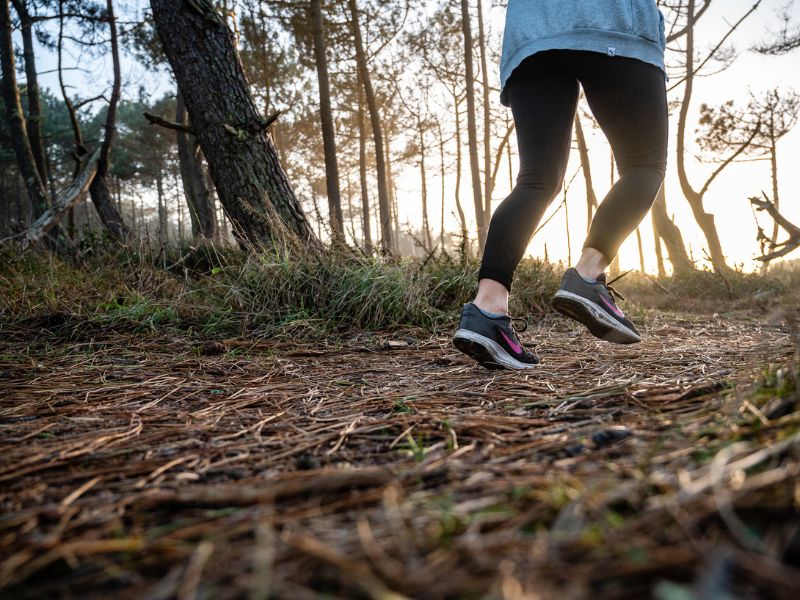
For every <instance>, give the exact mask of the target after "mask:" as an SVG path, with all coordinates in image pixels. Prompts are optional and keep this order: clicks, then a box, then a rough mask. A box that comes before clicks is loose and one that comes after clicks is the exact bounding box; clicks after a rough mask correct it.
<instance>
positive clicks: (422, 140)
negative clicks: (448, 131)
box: [417, 115, 433, 251]
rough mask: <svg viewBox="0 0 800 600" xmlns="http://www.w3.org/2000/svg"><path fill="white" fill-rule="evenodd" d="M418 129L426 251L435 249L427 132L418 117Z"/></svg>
mask: <svg viewBox="0 0 800 600" xmlns="http://www.w3.org/2000/svg"><path fill="white" fill-rule="evenodd" d="M417 128H418V129H419V175H420V178H421V183H422V232H423V234H424V236H425V245H426V247H425V250H427V251H430V250H431V249H432V248H433V238H431V226H430V223H429V222H428V176H427V173H426V171H425V153H426V151H427V149H426V147H425V131H424V128H423V125H422V119H421V118H420V116H419V115H417Z"/></svg>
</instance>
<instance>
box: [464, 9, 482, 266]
mask: <svg viewBox="0 0 800 600" xmlns="http://www.w3.org/2000/svg"><path fill="white" fill-rule="evenodd" d="M461 29H462V32H463V35H464V77H465V81H466V86H467V138H468V145H469V162H470V172H471V174H472V199H473V201H474V204H475V222H476V224H477V228H478V246H479V248H478V254H479V255H480V254H481V253H482V252H483V245H484V244H485V243H486V231H487V229H488V224H487V223H486V219H485V215H484V207H483V199H482V194H481V172H480V171H481V168H480V163H479V162H478V125H477V122H476V118H475V73H474V68H473V64H472V62H473V58H472V25H471V23H470V14H469V0H461Z"/></svg>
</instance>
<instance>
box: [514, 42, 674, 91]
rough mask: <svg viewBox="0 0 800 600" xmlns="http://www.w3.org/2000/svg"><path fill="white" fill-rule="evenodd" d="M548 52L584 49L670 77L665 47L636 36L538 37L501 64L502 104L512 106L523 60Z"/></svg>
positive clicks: (523, 45)
mask: <svg viewBox="0 0 800 600" xmlns="http://www.w3.org/2000/svg"><path fill="white" fill-rule="evenodd" d="M547 50H584V51H588V52H597V53H599V54H605V55H607V56H622V57H624V58H634V59H637V60H640V61H642V62H645V63H648V64H651V65H653V66H655V67H658V68H659V69H661V71H663V72H664V76H665V77H666V68H665V66H664V48H663V47H662V46H661V45H660V44H659V43H657V42H654V41H651V40H648V39H646V38H643V37H639V36H636V35H630V34H627V33H621V32H617V31H606V30H602V29H589V28H586V29H575V30H572V31H567V32H563V33H558V34H554V35H550V36H547V37H542V38H536V39H533V40H530V41H529V42H526V43H525V44H522V45H521V46H519V47H518V48H516V49H515V50H513V51H512V52H509V53H507V56H508V58H507V59H505V60H503V61H502V64H501V65H500V102H501V103H502V104H503V106H508V98H507V94H506V84H507V83H508V80H509V78H510V77H511V74H512V73H513V72H514V69H516V68H517V67H518V66H519V65H520V64H521V63H522V61H523V60H525V59H526V58H528V57H530V56H533V55H534V54H537V53H539V52H545V51H547Z"/></svg>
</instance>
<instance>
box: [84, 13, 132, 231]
mask: <svg viewBox="0 0 800 600" xmlns="http://www.w3.org/2000/svg"><path fill="white" fill-rule="evenodd" d="M106 11H107V14H106V18H107V19H108V27H109V29H110V31H111V57H112V59H113V63H114V86H113V88H112V89H111V98H110V100H109V103H108V112H107V113H106V122H105V136H104V138H103V145H102V146H101V147H100V162H99V163H98V165H97V175H95V178H94V179H93V180H92V184H91V185H90V186H89V195H90V196H91V198H92V202H93V203H94V207H95V210H97V214H98V215H99V216H100V220H101V221H102V222H103V225H105V226H106V228H107V229H108V231H109V232H110V233H111V235H112V237H114V239H116V240H117V241H118V242H124V241H125V239H126V238H127V236H128V228H127V227H125V223H123V221H122V216H121V215H120V214H119V211H118V210H117V208H116V207H115V206H114V200H113V198H112V196H111V191H110V190H109V187H108V168H109V158H110V156H111V146H112V144H113V143H114V134H115V132H116V123H117V104H119V97H120V90H121V88H122V73H121V69H120V63H119V45H118V43H117V21H116V18H115V17H114V5H113V2H112V0H106Z"/></svg>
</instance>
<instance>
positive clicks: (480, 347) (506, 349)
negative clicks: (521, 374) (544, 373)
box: [453, 302, 539, 369]
mask: <svg viewBox="0 0 800 600" xmlns="http://www.w3.org/2000/svg"><path fill="white" fill-rule="evenodd" d="M513 323H523V324H524V327H521V328H520V331H525V329H527V328H528V323H527V321H525V319H512V318H511V317H507V316H503V317H489V316H487V315H485V314H484V313H482V312H481V311H480V309H479V308H478V307H477V306H475V305H474V304H472V303H471V302H470V303H468V304H465V305H464V309H463V310H462V311H461V322H460V323H459V325H458V329H457V330H456V332H455V334H454V335H453V345H454V346H455V347H456V348H458V349H459V350H460V351H461V352H463V353H464V354H466V355H467V356H469V357H470V358H474V359H475V360H476V361H478V362H479V363H480V364H481V365H483V366H484V367H486V368H487V369H530V368H532V367H535V366H536V365H538V364H539V359H538V358H537V357H536V355H535V354H533V353H532V352H528V351H527V350H526V349H525V348H523V347H522V343H521V342H520V341H519V336H518V335H517V330H516V329H515V328H514V324H513Z"/></svg>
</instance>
